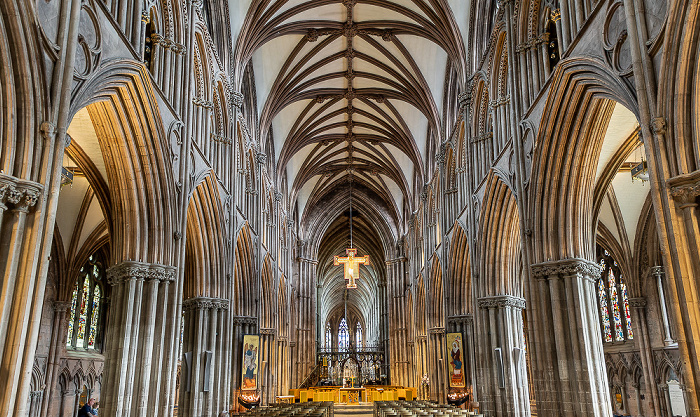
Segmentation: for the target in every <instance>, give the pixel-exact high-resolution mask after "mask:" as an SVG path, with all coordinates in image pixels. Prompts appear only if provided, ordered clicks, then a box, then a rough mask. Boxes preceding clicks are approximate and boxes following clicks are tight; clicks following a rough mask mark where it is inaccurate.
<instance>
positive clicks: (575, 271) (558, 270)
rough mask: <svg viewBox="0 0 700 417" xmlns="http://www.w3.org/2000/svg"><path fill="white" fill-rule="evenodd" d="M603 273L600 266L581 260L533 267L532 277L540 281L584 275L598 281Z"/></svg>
mask: <svg viewBox="0 0 700 417" xmlns="http://www.w3.org/2000/svg"><path fill="white" fill-rule="evenodd" d="M601 272H602V270H601V268H600V265H598V264H597V263H595V262H591V261H588V260H586V259H580V258H569V259H562V260H560V261H548V262H542V263H539V264H535V265H532V276H533V277H534V278H539V279H547V278H549V277H551V276H557V275H558V276H560V277H564V276H571V275H583V276H585V277H588V278H590V279H597V278H598V277H600V273H601Z"/></svg>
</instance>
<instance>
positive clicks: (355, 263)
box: [333, 173, 369, 288]
mask: <svg viewBox="0 0 700 417" xmlns="http://www.w3.org/2000/svg"><path fill="white" fill-rule="evenodd" d="M345 254H346V255H347V256H345V257H341V256H334V257H333V265H336V266H338V265H340V264H343V265H344V277H345V280H346V281H347V282H348V283H347V287H348V288H357V284H356V283H355V281H356V280H358V279H359V278H360V264H365V265H369V255H365V256H355V255H357V249H355V248H354V247H353V245H352V173H350V247H349V248H348V249H345Z"/></svg>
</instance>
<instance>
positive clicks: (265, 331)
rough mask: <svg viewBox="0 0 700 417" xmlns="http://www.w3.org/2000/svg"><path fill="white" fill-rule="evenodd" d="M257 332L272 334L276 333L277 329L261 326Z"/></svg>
mask: <svg viewBox="0 0 700 417" xmlns="http://www.w3.org/2000/svg"><path fill="white" fill-rule="evenodd" d="M259 333H260V334H265V335H269V336H274V335H275V334H276V333H277V330H276V329H272V328H269V329H267V328H261V329H260V332H259Z"/></svg>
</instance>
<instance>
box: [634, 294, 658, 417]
mask: <svg viewBox="0 0 700 417" xmlns="http://www.w3.org/2000/svg"><path fill="white" fill-rule="evenodd" d="M629 304H630V306H631V307H632V313H633V315H634V323H637V330H638V331H637V335H638V338H639V345H638V346H639V350H640V352H639V356H640V359H641V361H642V372H643V374H644V384H645V385H646V386H647V387H651V386H653V385H654V380H655V375H656V372H655V370H654V360H653V357H652V352H653V351H652V346H651V338H650V337H649V325H648V323H647V314H646V313H647V311H646V308H647V300H646V299H645V298H643V297H636V298H630V299H629ZM650 391H651V392H650V394H651V398H652V403H653V405H654V409H653V412H654V415H660V407H659V395H658V393H657V392H656V390H650Z"/></svg>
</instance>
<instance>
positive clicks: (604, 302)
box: [598, 279, 612, 342]
mask: <svg viewBox="0 0 700 417" xmlns="http://www.w3.org/2000/svg"><path fill="white" fill-rule="evenodd" d="M598 302H599V303H600V316H601V319H602V321H603V336H604V337H605V341H606V342H612V333H611V332H610V315H609V314H608V297H607V296H606V294H605V284H603V280H602V279H600V280H598Z"/></svg>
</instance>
